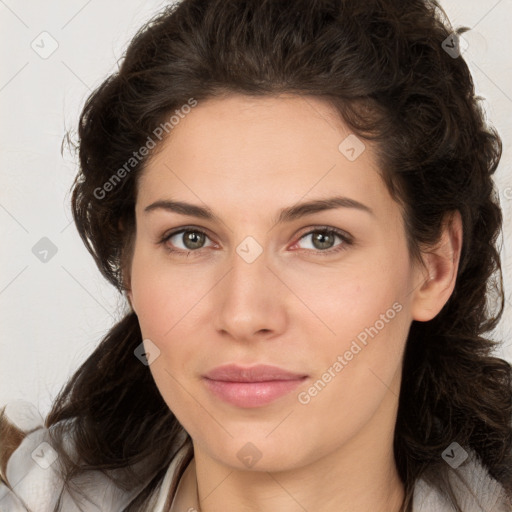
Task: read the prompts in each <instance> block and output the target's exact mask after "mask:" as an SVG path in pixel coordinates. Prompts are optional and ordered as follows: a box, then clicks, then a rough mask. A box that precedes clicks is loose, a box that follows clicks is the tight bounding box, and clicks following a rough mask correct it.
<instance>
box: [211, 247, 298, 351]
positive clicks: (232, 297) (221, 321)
mask: <svg viewBox="0 0 512 512" xmlns="http://www.w3.org/2000/svg"><path fill="white" fill-rule="evenodd" d="M242 254H243V253H242ZM230 263H231V268H230V270H229V271H228V273H227V274H226V275H225V276H224V278H223V279H222V280H221V282H220V283H219V284H218V285H217V286H216V293H215V295H214V306H213V307H214V309H215V313H214V326H215V328H216V329H217V331H218V332H220V333H222V334H223V335H224V336H227V335H229V336H230V337H231V338H232V339H233V340H239V341H243V342H247V341H251V340H256V339H261V338H272V337H275V336H278V335H279V334H280V333H282V332H283V331H284V330H285V329H286V325H287V322H288V308H287V305H288V302H289V300H290V297H289V294H290V292H289V290H288V288H287V287H286V286H285V285H284V284H283V282H282V281H281V280H280V278H279V271H278V270H275V269H274V268H272V266H271V265H270V264H269V263H270V262H269V258H267V254H266V252H265V250H264V251H263V252H262V253H261V254H260V255H259V256H258V257H257V258H256V259H255V260H254V261H252V262H250V259H245V258H244V257H243V256H240V254H238V253H237V252H236V251H234V253H233V256H232V258H231V260H230Z"/></svg>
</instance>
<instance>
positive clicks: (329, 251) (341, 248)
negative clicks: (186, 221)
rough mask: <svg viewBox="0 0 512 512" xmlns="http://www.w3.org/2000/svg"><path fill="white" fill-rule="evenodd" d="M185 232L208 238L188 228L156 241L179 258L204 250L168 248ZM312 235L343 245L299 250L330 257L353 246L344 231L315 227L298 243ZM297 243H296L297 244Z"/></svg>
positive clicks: (201, 232)
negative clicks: (320, 235) (171, 240)
mask: <svg viewBox="0 0 512 512" xmlns="http://www.w3.org/2000/svg"><path fill="white" fill-rule="evenodd" d="M187 232H192V233H200V234H203V235H205V236H206V237H207V238H210V237H209V236H208V234H207V233H206V232H205V231H203V230H202V229H198V228H194V227H193V226H188V227H185V228H179V229H176V230H174V231H172V232H170V233H166V234H165V235H164V236H163V237H162V238H161V239H160V240H159V241H158V245H163V246H164V247H165V250H166V251H167V252H168V253H173V254H175V255H177V256H180V257H181V256H186V257H188V256H189V255H190V254H191V253H197V252H200V251H201V249H205V247H202V248H200V249H196V250H194V251H184V250H182V249H173V248H171V247H169V246H168V245H167V242H168V241H169V239H171V238H172V237H173V236H174V235H177V234H179V233H187ZM313 233H323V234H327V235H330V234H334V235H336V236H338V237H339V238H340V239H341V240H342V242H343V243H341V244H339V245H337V246H335V247H334V248H331V249H326V250H320V249H300V250H303V251H313V252H315V253H317V254H326V255H331V254H335V253H338V252H342V251H345V250H347V248H348V247H349V246H351V245H353V244H354V242H353V240H352V238H351V237H350V236H349V235H347V234H346V233H345V232H344V231H341V230H340V229H337V228H333V227H328V226H315V227H314V228H313V229H311V230H310V231H308V232H306V233H304V234H303V235H302V236H301V237H300V238H299V239H298V241H300V240H302V239H303V238H304V237H306V236H309V235H311V234H313ZM298 241H297V242H296V243H298ZM294 245H295V244H294Z"/></svg>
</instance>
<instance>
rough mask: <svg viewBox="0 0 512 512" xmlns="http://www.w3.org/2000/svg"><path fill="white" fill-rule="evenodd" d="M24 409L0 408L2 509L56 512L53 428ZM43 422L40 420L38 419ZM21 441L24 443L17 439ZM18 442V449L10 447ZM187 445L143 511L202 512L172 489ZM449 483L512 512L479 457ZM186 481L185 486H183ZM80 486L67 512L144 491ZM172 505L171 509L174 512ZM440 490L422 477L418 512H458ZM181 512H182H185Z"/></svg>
mask: <svg viewBox="0 0 512 512" xmlns="http://www.w3.org/2000/svg"><path fill="white" fill-rule="evenodd" d="M19 412H20V411H19V408H18V410H16V409H15V408H14V409H13V408H12V407H11V408H10V409H6V408H4V409H2V410H0V434H1V440H0V443H1V444H0V477H1V481H0V511H1V512H53V510H54V506H55V504H56V503H57V500H58V497H59V494H60V492H61V490H62V489H63V482H62V480H61V479H60V478H59V476H58V473H57V471H56V469H55V468H56V466H57V464H56V462H57V459H56V458H55V457H56V452H54V451H53V449H52V448H51V445H50V438H49V434H48V429H46V428H45V427H44V426H43V423H42V421H41V420H42V419H41V420H39V419H38V418H37V417H35V416H34V415H33V414H19ZM39 418H40V417H39ZM16 439H18V441H19V443H18V442H17V441H16ZM10 444H14V445H16V444H17V447H15V448H14V449H13V447H9V445H10ZM189 449H190V447H189V446H184V447H183V448H182V449H181V450H180V451H179V452H178V453H177V454H176V456H175V457H174V458H173V460H172V463H171V464H170V465H169V468H168V469H167V472H166V474H165V477H164V479H163V480H162V483H161V484H160V488H159V489H158V492H157V493H156V494H155V496H154V498H153V500H152V502H151V503H150V505H149V506H148V507H147V508H146V511H141V512H175V511H174V509H173V504H175V503H176V500H177V496H180V497H182V498H183V497H184V498H185V501H186V503H187V504H189V508H188V509H186V510H188V511H190V512H193V511H194V509H195V510H199V507H198V504H197V496H196V494H195V493H192V492H190V490H187V491H188V494H185V493H184V491H185V490H184V489H182V488H181V485H178V487H177V491H176V493H175V496H174V499H171V498H169V489H170V488H171V484H172V482H173V479H174V478H175V476H176V475H175V473H176V469H177V468H178V466H179V463H180V462H181V461H182V460H183V458H184V457H185V456H186V455H187V451H188V450H189ZM449 475H450V476H449V478H450V481H451V482H452V485H453V486H454V489H455V492H456V494H457V497H458V498H459V501H460V503H461V505H462V510H463V511H464V512H511V511H512V504H511V502H510V501H509V500H508V499H507V498H506V495H505V491H504V489H503V487H502V486H501V485H500V484H499V483H498V482H497V481H496V480H494V479H493V478H491V476H490V475H489V474H488V472H487V470H486V469H485V468H484V467H483V466H482V465H481V464H480V463H479V462H478V460H477V459H476V458H475V457H474V454H472V453H471V454H470V456H469V457H468V460H467V461H466V463H464V464H462V465H460V466H458V467H457V468H456V469H450V473H449ZM180 483H181V482H180ZM77 485H78V487H79V489H80V490H81V491H83V492H84V493H85V495H86V496H87V497H88V501H87V502H86V503H83V502H81V506H82V508H79V506H78V505H77V503H76V502H75V501H74V500H73V498H71V496H70V495H69V494H67V493H63V496H62V500H63V501H62V509H61V510H63V511H65V512H122V511H123V509H124V507H126V506H127V505H128V503H129V502H130V501H131V500H132V499H133V498H134V497H135V496H136V495H137V494H138V492H139V491H140V488H135V489H131V490H130V491H123V490H122V489H120V488H118V487H116V486H115V485H114V484H113V481H112V480H110V479H109V478H108V477H107V476H105V475H104V474H103V473H101V472H99V471H95V472H90V473H88V474H87V476H86V477H84V478H83V479H82V480H81V481H80V482H77ZM169 504H170V505H171V508H170V510H169V508H168V507H169ZM453 510H454V509H453V508H452V507H451V505H450V504H449V503H448V502H447V501H446V500H444V499H443V497H442V496H441V495H440V493H439V492H438V491H437V489H435V488H433V487H431V486H430V485H429V484H427V482H426V481H425V480H423V479H420V480H418V481H417V483H416V485H415V490H414V500H413V512H453ZM179 512H182V511H181V510H180V511H179Z"/></svg>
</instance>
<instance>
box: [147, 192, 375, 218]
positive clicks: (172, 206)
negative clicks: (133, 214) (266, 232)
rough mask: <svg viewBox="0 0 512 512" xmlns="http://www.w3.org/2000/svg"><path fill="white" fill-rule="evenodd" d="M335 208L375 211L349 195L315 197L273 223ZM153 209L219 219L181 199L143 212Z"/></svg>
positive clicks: (287, 210)
mask: <svg viewBox="0 0 512 512" xmlns="http://www.w3.org/2000/svg"><path fill="white" fill-rule="evenodd" d="M337 208H353V209H355V210H359V211H363V212H366V213H368V214H370V215H372V216H374V217H375V212H374V211H373V210H372V209H371V208H370V207H369V206H366V205H365V204H363V203H360V202H359V201H356V200H355V199H350V198H349V197H342V196H336V197H330V198H327V199H315V200H313V201H308V202H305V203H299V204H296V205H293V206H289V207H287V208H283V209H282V210H280V212H279V216H278V217H277V220H276V221H275V224H281V223H284V222H291V221H293V220H296V219H299V218H301V217H305V216H306V215H311V214H313V213H317V212H321V211H325V210H334V209H337ZM155 210H165V211H169V212H174V213H179V214H181V215H189V216H191V217H198V218H201V219H206V220H211V221H219V220H220V219H219V218H218V217H217V216H216V215H215V214H214V213H213V211H212V210H211V209H210V208H207V207H202V206H197V205H194V204H190V203H186V202H183V201H171V200H167V199H161V200H159V201H155V202H154V203H151V204H150V205H149V206H146V208H144V212H145V213H149V212H152V211H155Z"/></svg>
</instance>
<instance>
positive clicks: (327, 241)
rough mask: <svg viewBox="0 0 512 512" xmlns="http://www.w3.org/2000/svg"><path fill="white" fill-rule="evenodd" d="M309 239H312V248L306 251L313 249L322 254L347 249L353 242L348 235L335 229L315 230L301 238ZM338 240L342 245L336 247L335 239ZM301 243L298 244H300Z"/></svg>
mask: <svg viewBox="0 0 512 512" xmlns="http://www.w3.org/2000/svg"><path fill="white" fill-rule="evenodd" d="M307 237H311V244H310V245H312V247H311V246H310V247H306V249H313V250H317V251H320V252H333V251H337V250H342V249H345V246H346V245H350V244H351V240H350V239H349V237H348V236H347V235H345V234H344V233H342V232H341V231H338V230H336V229H333V228H329V229H326V228H324V229H315V230H313V231H309V232H307V233H305V234H304V235H302V236H301V237H300V240H303V239H306V238H307ZM336 238H338V239H340V240H341V242H342V243H341V244H337V245H334V246H333V244H334V242H335V239H336ZM298 243H299V242H297V244H298Z"/></svg>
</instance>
